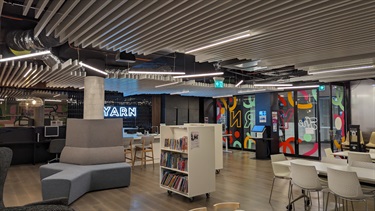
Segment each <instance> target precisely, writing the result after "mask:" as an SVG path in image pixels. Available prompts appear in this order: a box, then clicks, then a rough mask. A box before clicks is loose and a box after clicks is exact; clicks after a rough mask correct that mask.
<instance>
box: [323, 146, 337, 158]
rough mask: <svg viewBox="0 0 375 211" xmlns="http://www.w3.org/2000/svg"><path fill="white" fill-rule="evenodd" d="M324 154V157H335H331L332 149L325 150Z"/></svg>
mask: <svg viewBox="0 0 375 211" xmlns="http://www.w3.org/2000/svg"><path fill="white" fill-rule="evenodd" d="M324 152H325V153H326V157H329V158H334V157H335V156H333V155H332V153H333V152H332V149H331V148H325V149H324Z"/></svg>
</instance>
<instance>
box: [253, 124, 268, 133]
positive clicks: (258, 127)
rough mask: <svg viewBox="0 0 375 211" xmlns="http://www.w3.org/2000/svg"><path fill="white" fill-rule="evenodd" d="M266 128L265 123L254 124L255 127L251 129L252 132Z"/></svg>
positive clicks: (259, 131)
mask: <svg viewBox="0 0 375 211" xmlns="http://www.w3.org/2000/svg"><path fill="white" fill-rule="evenodd" d="M264 128H265V126H264V125H254V127H253V129H252V130H251V132H254V133H261V132H263V130H264Z"/></svg>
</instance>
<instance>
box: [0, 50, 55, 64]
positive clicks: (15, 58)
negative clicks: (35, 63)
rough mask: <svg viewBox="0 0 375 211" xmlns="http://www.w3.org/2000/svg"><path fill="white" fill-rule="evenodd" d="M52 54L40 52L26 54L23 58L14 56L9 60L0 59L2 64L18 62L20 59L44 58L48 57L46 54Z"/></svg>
mask: <svg viewBox="0 0 375 211" xmlns="http://www.w3.org/2000/svg"><path fill="white" fill-rule="evenodd" d="M50 53H51V52H50V51H40V52H36V53H30V54H25V55H21V56H13V57H8V58H3V59H0V62H7V61H12V60H18V59H26V58H30V57H36V56H42V55H46V54H50Z"/></svg>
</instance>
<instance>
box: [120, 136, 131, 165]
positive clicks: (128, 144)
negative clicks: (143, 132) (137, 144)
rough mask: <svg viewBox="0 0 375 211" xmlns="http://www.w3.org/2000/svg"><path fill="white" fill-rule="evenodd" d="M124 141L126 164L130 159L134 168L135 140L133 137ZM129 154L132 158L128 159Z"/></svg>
mask: <svg viewBox="0 0 375 211" xmlns="http://www.w3.org/2000/svg"><path fill="white" fill-rule="evenodd" d="M122 140H123V142H124V158H125V162H126V159H129V160H130V162H131V164H132V167H133V166H134V162H133V141H134V138H133V137H125V138H123V139H122ZM127 154H130V157H128V156H127Z"/></svg>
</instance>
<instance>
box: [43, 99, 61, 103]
mask: <svg viewBox="0 0 375 211" xmlns="http://www.w3.org/2000/svg"><path fill="white" fill-rule="evenodd" d="M44 102H61V100H56V99H45V100H44Z"/></svg>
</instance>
